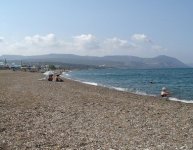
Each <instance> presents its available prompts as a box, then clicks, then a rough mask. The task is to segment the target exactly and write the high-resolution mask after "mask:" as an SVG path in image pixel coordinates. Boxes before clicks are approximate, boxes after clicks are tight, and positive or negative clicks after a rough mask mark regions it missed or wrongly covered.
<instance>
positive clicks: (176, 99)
mask: <svg viewBox="0 0 193 150" xmlns="http://www.w3.org/2000/svg"><path fill="white" fill-rule="evenodd" d="M169 100H171V101H176V102H183V103H188V104H193V100H185V99H184V100H182V99H178V98H175V97H169Z"/></svg>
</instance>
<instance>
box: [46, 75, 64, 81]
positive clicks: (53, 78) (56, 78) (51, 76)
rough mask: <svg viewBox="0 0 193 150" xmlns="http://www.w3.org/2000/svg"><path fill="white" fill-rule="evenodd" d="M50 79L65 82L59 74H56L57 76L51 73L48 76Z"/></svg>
mask: <svg viewBox="0 0 193 150" xmlns="http://www.w3.org/2000/svg"><path fill="white" fill-rule="evenodd" d="M48 81H56V82H63V80H62V79H61V78H60V75H59V74H56V76H55V77H54V75H53V74H50V75H49V76H48Z"/></svg>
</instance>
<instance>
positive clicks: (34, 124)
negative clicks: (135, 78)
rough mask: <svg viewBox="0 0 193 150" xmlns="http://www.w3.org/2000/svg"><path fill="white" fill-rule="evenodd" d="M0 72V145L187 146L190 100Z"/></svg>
mask: <svg viewBox="0 0 193 150" xmlns="http://www.w3.org/2000/svg"><path fill="white" fill-rule="evenodd" d="M39 78H41V74H39V73H28V72H19V71H16V72H12V71H0V120H1V122H0V149H21V150H22V149H69V150H72V149H101V150H103V149H114V150H118V149H123V150H124V149H132V150H135V149H137V150H138V149H139V150H140V149H141V150H144V149H151V150H154V149H155V150H157V149H158V150H159V149H160V150H161V149H192V148H193V143H192V139H193V133H192V130H193V121H192V120H193V117H192V116H193V115H192V114H193V104H184V103H180V102H171V101H165V100H162V99H159V98H155V97H148V96H139V95H134V94H130V93H127V92H119V91H115V90H110V89H107V88H103V87H96V86H91V85H85V84H81V83H78V82H75V81H71V80H64V82H62V83H56V82H48V81H38V79H39Z"/></svg>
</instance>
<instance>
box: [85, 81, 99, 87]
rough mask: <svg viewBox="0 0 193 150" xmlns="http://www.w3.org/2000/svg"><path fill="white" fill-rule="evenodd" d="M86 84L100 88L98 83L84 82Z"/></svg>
mask: <svg viewBox="0 0 193 150" xmlns="http://www.w3.org/2000/svg"><path fill="white" fill-rule="evenodd" d="M82 83H84V84H89V85H94V86H98V83H95V82H82Z"/></svg>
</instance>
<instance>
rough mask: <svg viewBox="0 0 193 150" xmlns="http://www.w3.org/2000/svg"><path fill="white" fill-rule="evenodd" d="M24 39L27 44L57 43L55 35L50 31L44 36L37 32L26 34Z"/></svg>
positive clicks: (48, 44) (49, 44) (46, 44)
mask: <svg viewBox="0 0 193 150" xmlns="http://www.w3.org/2000/svg"><path fill="white" fill-rule="evenodd" d="M24 40H25V42H26V43H27V44H30V45H37V46H51V45H55V44H56V43H57V42H56V41H57V40H56V37H55V35H54V34H52V33H50V34H48V35H46V36H41V35H38V34H37V35H34V36H26V37H25V38H24Z"/></svg>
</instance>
